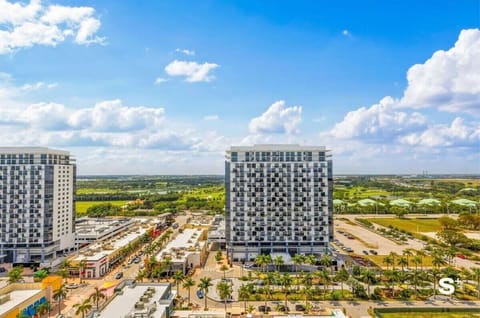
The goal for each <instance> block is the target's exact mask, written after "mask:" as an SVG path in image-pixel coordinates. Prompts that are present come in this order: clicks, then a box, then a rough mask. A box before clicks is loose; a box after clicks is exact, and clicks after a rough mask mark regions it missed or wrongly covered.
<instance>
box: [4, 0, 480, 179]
mask: <svg viewBox="0 0 480 318" xmlns="http://www.w3.org/2000/svg"><path fill="white" fill-rule="evenodd" d="M479 15H480V2H479V1H456V2H447V1H441V2H439V1H385V2H380V1H361V2H360V1H195V2H193V1H156V2H155V3H153V2H141V3H138V2H137V1H42V2H40V1H31V2H26V1H25V2H13V1H6V0H0V73H1V76H0V140H2V142H1V144H2V145H8V146H11V145H35V146H36V145H43V146H51V147H58V148H64V149H68V150H70V151H71V152H72V153H73V154H74V155H75V156H76V157H77V158H78V166H79V172H80V173H82V174H113V173H115V174H130V173H149V174H156V173H158V174H164V173H175V174H177V173H189V174H190V173H192V174H196V173H222V172H223V153H224V150H225V148H226V147H228V146H230V145H232V144H235V145H237V144H253V143H284V142H294V143H301V144H319V145H327V146H328V147H329V148H330V149H332V154H333V156H334V160H335V161H334V170H335V172H336V173H339V174H340V173H420V172H421V171H422V170H429V171H430V172H431V173H480V163H479V162H480V155H479V153H480V146H479V145H480V125H479V118H480V79H479V75H478V74H480V62H478V61H480V31H479V30H478V28H479V25H480V17H479ZM414 65H416V66H414ZM407 74H408V76H407Z"/></svg>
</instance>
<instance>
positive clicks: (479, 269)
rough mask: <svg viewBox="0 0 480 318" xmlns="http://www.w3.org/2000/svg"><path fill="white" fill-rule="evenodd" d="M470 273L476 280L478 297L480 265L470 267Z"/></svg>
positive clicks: (479, 292) (478, 295)
mask: <svg viewBox="0 0 480 318" xmlns="http://www.w3.org/2000/svg"><path fill="white" fill-rule="evenodd" d="M472 273H473V277H474V278H475V280H476V281H477V298H478V299H480V267H475V268H472Z"/></svg>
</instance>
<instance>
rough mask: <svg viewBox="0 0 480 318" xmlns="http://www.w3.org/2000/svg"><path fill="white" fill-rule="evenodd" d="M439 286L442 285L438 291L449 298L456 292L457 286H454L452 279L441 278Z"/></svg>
mask: <svg viewBox="0 0 480 318" xmlns="http://www.w3.org/2000/svg"><path fill="white" fill-rule="evenodd" d="M438 285H440V286H439V288H438V291H439V292H440V294H442V295H447V296H449V295H452V294H453V293H454V292H455V285H454V284H453V279H452V278H450V277H444V278H441V279H440V280H439V281H438Z"/></svg>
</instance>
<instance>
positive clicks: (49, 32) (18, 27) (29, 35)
mask: <svg viewBox="0 0 480 318" xmlns="http://www.w3.org/2000/svg"><path fill="white" fill-rule="evenodd" d="M100 25H101V23H100V20H99V19H98V18H96V17H95V9H94V8H91V7H70V6H62V5H49V6H46V5H43V4H42V3H41V2H40V1H39V0H31V1H30V3H28V4H22V3H11V2H9V1H6V0H0V28H1V29H0V54H8V53H12V52H15V51H16V50H19V49H22V48H28V47H32V46H34V45H44V46H53V47H54V46H56V45H57V44H59V43H61V42H64V41H65V40H66V39H67V38H69V37H71V38H73V41H74V42H75V43H77V44H90V43H104V41H105V38H104V37H99V36H98V35H96V34H97V32H98V30H99V29H100Z"/></svg>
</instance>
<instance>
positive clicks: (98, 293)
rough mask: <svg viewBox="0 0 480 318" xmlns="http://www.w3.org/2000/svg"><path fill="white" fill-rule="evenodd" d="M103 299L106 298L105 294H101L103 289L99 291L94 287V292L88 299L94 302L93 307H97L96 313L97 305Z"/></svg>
mask: <svg viewBox="0 0 480 318" xmlns="http://www.w3.org/2000/svg"><path fill="white" fill-rule="evenodd" d="M105 298H107V296H105V294H104V293H103V289H99V288H98V287H95V290H94V291H93V293H92V294H91V295H90V297H89V299H90V300H93V301H94V302H95V307H97V311H98V303H99V302H100V300H102V299H105Z"/></svg>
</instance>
